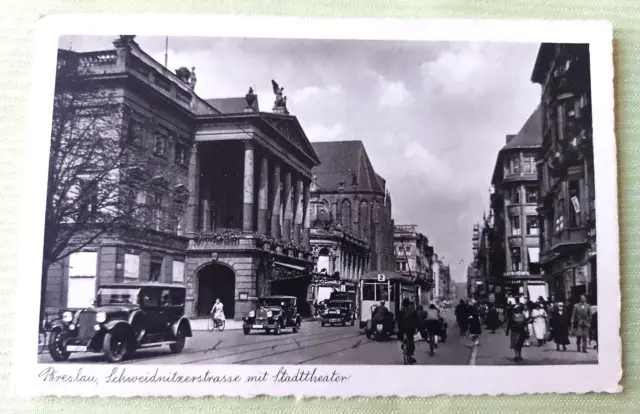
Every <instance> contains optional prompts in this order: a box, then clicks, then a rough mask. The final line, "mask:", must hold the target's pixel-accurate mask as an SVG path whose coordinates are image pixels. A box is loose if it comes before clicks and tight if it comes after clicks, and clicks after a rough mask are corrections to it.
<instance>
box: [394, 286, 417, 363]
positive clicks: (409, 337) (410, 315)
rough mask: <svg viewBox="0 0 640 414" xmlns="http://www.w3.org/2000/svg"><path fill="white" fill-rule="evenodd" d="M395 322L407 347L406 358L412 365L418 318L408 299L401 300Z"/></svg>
mask: <svg viewBox="0 0 640 414" xmlns="http://www.w3.org/2000/svg"><path fill="white" fill-rule="evenodd" d="M397 320H398V330H399V331H400V333H401V334H402V338H403V341H404V343H405V344H406V346H407V350H406V352H407V357H408V359H409V362H410V363H412V364H413V363H415V362H416V360H415V358H414V357H413V354H414V353H415V350H416V345H415V342H414V336H415V334H416V329H417V328H418V316H417V314H416V309H415V308H414V307H413V305H412V303H411V301H410V300H409V298H404V299H403V300H402V309H400V312H399V315H398V318H397Z"/></svg>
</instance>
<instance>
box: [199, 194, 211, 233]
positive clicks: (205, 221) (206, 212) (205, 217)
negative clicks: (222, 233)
mask: <svg viewBox="0 0 640 414" xmlns="http://www.w3.org/2000/svg"><path fill="white" fill-rule="evenodd" d="M209 217H211V210H210V209H209V199H208V198H207V197H205V199H204V200H202V218H201V219H200V223H202V228H201V230H202V231H209V230H211V227H210V223H209Z"/></svg>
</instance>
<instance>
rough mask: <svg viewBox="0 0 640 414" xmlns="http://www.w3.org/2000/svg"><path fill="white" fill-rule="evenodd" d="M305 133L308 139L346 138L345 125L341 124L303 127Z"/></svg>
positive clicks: (336, 139)
mask: <svg viewBox="0 0 640 414" xmlns="http://www.w3.org/2000/svg"><path fill="white" fill-rule="evenodd" d="M305 134H307V138H309V140H310V141H339V140H342V139H345V138H347V137H346V135H345V127H344V125H342V124H333V125H331V126H328V127H327V126H325V125H318V124H316V125H311V126H309V127H306V128H305Z"/></svg>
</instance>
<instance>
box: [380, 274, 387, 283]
mask: <svg viewBox="0 0 640 414" xmlns="http://www.w3.org/2000/svg"><path fill="white" fill-rule="evenodd" d="M385 280H387V277H386V276H385V275H384V273H378V282H384V281H385Z"/></svg>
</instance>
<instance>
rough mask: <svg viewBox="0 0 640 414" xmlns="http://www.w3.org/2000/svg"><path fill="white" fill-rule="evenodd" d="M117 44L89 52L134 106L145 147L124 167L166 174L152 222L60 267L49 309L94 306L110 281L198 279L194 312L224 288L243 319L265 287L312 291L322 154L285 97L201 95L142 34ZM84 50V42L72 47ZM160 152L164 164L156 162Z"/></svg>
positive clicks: (159, 179)
mask: <svg viewBox="0 0 640 414" xmlns="http://www.w3.org/2000/svg"><path fill="white" fill-rule="evenodd" d="M114 46H115V49H114V50H108V51H101V52H89V53H80V54H78V55H79V58H80V59H82V60H84V61H85V62H88V63H89V64H90V66H91V67H92V68H93V75H92V76H91V77H90V78H89V79H88V81H91V82H96V84H98V83H97V82H99V81H100V80H101V79H103V78H105V77H108V78H109V82H110V84H109V85H110V87H112V88H114V89H115V90H117V91H118V92H119V93H120V94H121V95H122V97H123V102H122V103H123V105H124V107H125V108H127V111H126V112H125V116H124V118H123V120H122V122H123V125H125V129H126V130H127V131H128V135H129V136H128V139H129V140H130V144H131V145H135V146H137V148H138V149H139V151H138V152H139V153H140V154H141V155H140V157H138V158H136V159H135V160H134V159H132V160H131V162H130V163H129V164H127V165H125V167H123V168H127V169H135V170H138V171H139V173H140V174H142V175H144V174H147V175H148V174H151V173H153V174H157V176H154V177H153V180H154V183H156V184H157V185H156V186H155V187H154V188H153V189H152V191H149V190H147V191H144V192H141V193H138V194H136V202H141V203H154V205H156V206H157V209H156V210H154V214H153V225H152V226H150V228H148V229H146V230H145V231H143V232H139V231H136V232H133V231H125V230H116V229H114V231H112V232H110V233H109V234H107V235H105V236H104V237H101V238H100V239H99V240H97V241H96V242H95V243H93V244H92V245H90V246H87V247H86V248H83V249H82V250H81V251H79V252H77V253H74V254H72V255H70V256H69V257H67V258H65V259H64V260H62V261H61V262H59V263H55V264H53V265H52V266H51V268H50V270H49V273H48V285H47V291H46V292H45V295H46V307H47V308H53V309H57V308H64V307H83V306H87V305H88V304H89V303H90V302H91V300H92V299H93V297H94V295H95V292H96V289H97V287H98V286H99V285H100V284H104V283H113V282H136V281H152V282H163V283H175V284H178V285H183V286H185V287H186V288H187V298H186V309H187V314H188V315H190V316H192V317H193V316H203V315H207V314H208V313H209V311H210V310H211V307H212V306H213V302H214V300H215V299H216V298H219V299H220V300H221V301H222V302H223V303H224V305H225V312H226V316H227V317H228V318H236V319H238V318H240V317H241V316H242V314H243V313H244V312H248V311H249V310H250V308H251V306H252V304H253V303H254V302H255V301H256V299H257V298H258V297H259V296H262V295H266V294H269V293H274V294H275V293H279V294H291V295H296V296H299V297H304V296H306V290H305V288H306V287H305V286H302V287H301V286H300V284H298V283H297V282H296V280H297V279H299V278H301V277H309V275H310V273H311V272H312V271H313V266H314V260H313V254H312V252H311V249H310V244H309V240H310V217H309V215H308V212H309V207H308V206H309V202H310V187H311V183H312V173H311V170H312V168H314V167H316V166H317V165H319V163H320V160H319V158H318V156H317V155H316V152H315V150H314V148H313V147H312V146H311V144H310V143H309V140H308V139H307V137H306V135H305V133H304V130H303V129H302V127H301V125H300V123H299V122H298V120H297V118H296V117H295V116H293V115H291V114H289V112H288V111H287V108H286V101H283V100H282V99H280V98H282V97H281V95H280V96H278V95H277V94H276V102H275V105H274V107H273V110H272V111H270V112H263V111H260V110H259V105H258V101H257V96H255V95H254V94H253V93H252V91H250V92H249V93H248V94H247V95H246V96H245V97H240V98H231V99H209V100H205V99H201V98H200V97H198V96H197V95H196V93H195V91H194V87H195V76H192V77H191V78H189V77H187V76H185V74H184V73H179V71H176V73H173V72H171V71H169V70H168V69H167V68H165V67H164V66H163V65H161V64H159V63H158V62H156V61H155V60H154V59H152V58H151V57H150V56H149V55H147V54H146V53H145V52H144V51H143V50H141V48H140V47H139V46H138V44H137V43H136V42H135V40H134V36H121V37H120V38H119V39H117V40H116V41H115V42H114ZM69 53H74V52H69ZM150 159H153V160H154V163H155V165H159V166H160V167H161V168H160V169H159V170H154V171H153V172H150V171H148V165H150V163H149V162H147V161H148V160H150Z"/></svg>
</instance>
